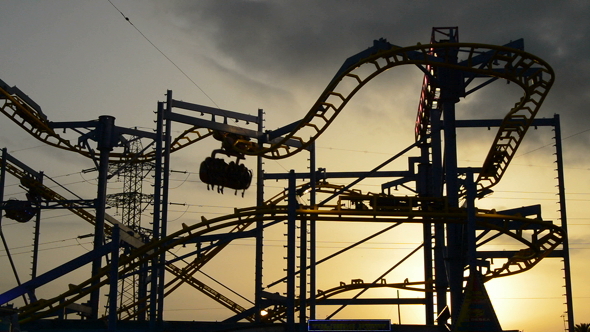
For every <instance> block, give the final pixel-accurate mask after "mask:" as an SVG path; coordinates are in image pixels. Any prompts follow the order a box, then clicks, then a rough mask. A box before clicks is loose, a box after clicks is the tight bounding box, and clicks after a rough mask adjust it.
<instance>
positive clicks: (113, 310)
mask: <svg viewBox="0 0 590 332" xmlns="http://www.w3.org/2000/svg"><path fill="white" fill-rule="evenodd" d="M119 232H120V230H119V225H118V224H115V225H114V227H113V228H112V234H111V242H112V244H113V248H112V251H111V275H110V280H109V283H110V290H109V322H108V327H109V332H115V331H117V300H118V298H119V295H118V289H117V287H118V285H119V249H120V243H119V235H120V234H119Z"/></svg>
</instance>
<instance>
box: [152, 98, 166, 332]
mask: <svg viewBox="0 0 590 332" xmlns="http://www.w3.org/2000/svg"><path fill="white" fill-rule="evenodd" d="M163 123H164V105H163V103H162V102H158V111H157V120H156V158H155V160H154V162H155V174H154V216H153V220H152V230H153V239H152V240H153V241H157V240H159V239H160V216H161V213H160V211H161V210H160V209H161V207H162V203H161V199H162V196H161V195H162V139H163V126H164V124H163ZM158 262H159V257H157V256H156V257H154V258H152V260H151V265H152V266H151V271H150V278H151V280H150V300H149V316H150V330H151V331H154V330H155V329H156V322H157V321H158V319H159V317H158V312H157V304H158V275H159V273H158V268H159V267H158Z"/></svg>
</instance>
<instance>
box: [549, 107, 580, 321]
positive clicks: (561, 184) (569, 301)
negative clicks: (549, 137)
mask: <svg viewBox="0 0 590 332" xmlns="http://www.w3.org/2000/svg"><path fill="white" fill-rule="evenodd" d="M554 119H555V125H554V128H555V154H556V157H557V160H556V162H557V182H558V184H557V186H558V188H559V212H560V217H561V228H562V229H563V232H564V233H565V236H564V237H563V244H562V246H563V270H564V273H565V276H564V279H565V297H566V306H567V320H568V322H567V323H568V331H569V332H573V331H574V323H575V322H574V303H573V297H572V276H571V270H570V250H569V240H568V234H569V233H568V230H567V213H566V204H565V178H564V175H563V150H562V146H561V124H560V122H559V114H555V116H554Z"/></svg>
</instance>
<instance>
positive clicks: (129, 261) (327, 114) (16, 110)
mask: <svg viewBox="0 0 590 332" xmlns="http://www.w3.org/2000/svg"><path fill="white" fill-rule="evenodd" d="M401 65H414V66H417V67H418V68H420V69H421V70H422V71H423V72H424V74H425V81H424V82H425V83H424V84H423V91H422V97H421V101H420V109H419V112H418V117H417V121H416V141H423V142H426V141H427V140H429V139H430V131H431V121H432V119H431V111H432V110H433V109H434V108H435V103H434V102H433V101H434V100H435V99H439V101H442V99H441V96H440V91H441V90H444V89H446V88H448V86H447V85H446V84H448V82H445V81H444V80H442V79H439V77H438V71H439V70H441V69H444V70H448V71H451V72H455V73H460V75H459V77H460V78H461V79H462V80H467V81H472V80H473V79H474V78H480V77H485V78H489V79H491V80H497V79H503V80H507V81H509V82H512V83H515V84H516V85H517V86H519V87H520V88H521V89H522V96H521V98H520V100H518V101H517V102H516V103H515V104H514V107H513V108H512V109H510V110H509V111H508V112H507V114H506V116H505V117H504V119H503V121H502V122H501V125H500V126H499V129H498V132H497V134H496V136H495V138H494V141H493V142H492V145H491V148H490V150H489V152H488V154H487V157H486V159H485V161H484V163H483V165H482V167H481V169H480V171H478V172H477V173H478V177H477V179H476V180H475V184H476V191H478V192H482V191H484V190H486V189H489V188H491V187H492V186H494V185H496V184H497V183H498V182H499V181H500V180H501V178H502V176H503V175H504V173H505V172H506V169H507V167H508V165H509V163H510V161H511V160H512V158H513V157H514V155H515V153H516V150H517V149H518V146H519V145H520V143H521V142H522V140H523V138H524V136H525V134H526V132H527V130H528V129H529V127H530V126H531V124H532V123H533V120H534V118H535V116H536V114H537V112H538V111H539V108H540V106H541V104H542V103H543V101H544V99H545V97H546V96H547V94H548V92H549V89H550V88H551V86H552V84H553V81H554V73H553V70H552V69H551V67H550V66H549V65H548V64H547V63H546V62H544V61H543V60H541V59H540V58H538V57H536V56H533V55H531V54H529V53H526V52H524V51H522V50H520V49H517V48H512V47H505V46H495V45H485V44H475V43H455V42H442V43H431V44H424V45H421V44H418V45H415V46H410V47H398V46H395V45H392V44H390V43H388V42H386V41H385V40H378V41H375V43H374V45H373V47H370V48H369V49H367V50H365V51H363V52H360V53H358V54H357V55H355V56H353V57H350V58H349V59H348V60H346V61H345V63H344V64H343V65H342V67H341V68H340V70H339V71H338V72H337V74H336V75H335V76H334V78H333V79H332V80H331V81H330V83H329V84H328V86H327V87H326V89H325V90H324V91H323V93H322V94H321V95H320V97H319V98H318V99H317V101H316V102H315V104H314V105H313V106H312V107H311V109H310V111H309V112H308V113H307V114H306V115H305V116H304V117H303V118H302V119H301V120H300V121H297V122H295V123H293V124H291V125H289V126H286V127H284V128H282V129H279V130H277V131H275V132H266V133H258V136H256V137H250V138H256V139H257V141H256V142H253V141H251V140H249V139H246V138H244V139H242V138H239V139H236V140H235V141H234V142H233V144H234V145H233V149H235V150H236V151H238V152H239V153H242V154H245V155H257V156H262V157H265V158H269V159H281V158H287V157H290V156H293V155H294V154H296V153H298V152H300V151H302V150H304V149H306V148H307V147H309V145H310V144H312V143H313V142H314V141H315V140H316V139H318V138H319V137H320V136H321V135H322V133H324V131H325V130H326V129H327V128H328V126H329V125H330V124H332V122H333V121H334V120H335V119H336V117H337V116H338V115H339V114H340V112H341V111H342V110H343V109H344V107H345V106H346V105H347V104H348V102H349V101H350V100H351V99H352V98H353V96H354V95H355V94H356V93H357V92H358V91H359V90H360V89H361V88H362V87H364V86H365V85H366V84H367V83H368V82H370V81H371V80H372V79H373V78H375V77H376V76H378V75H380V74H382V73H384V72H385V71H387V70H389V69H393V68H394V67H398V66H401ZM464 83H465V82H464V81H463V82H462V84H464ZM464 96H465V91H462V92H460V93H458V94H457V95H456V96H455V97H464ZM0 103H1V105H0V110H1V111H2V113H3V114H5V115H6V116H7V117H8V118H10V119H11V120H13V121H14V122H15V123H17V124H18V125H19V126H20V127H21V128H23V129H24V130H25V131H26V132H28V133H29V134H31V135H32V136H34V137H35V138H37V139H38V140H40V141H42V142H44V143H46V144H48V145H51V146H54V147H58V148H61V149H64V150H68V151H73V152H77V153H79V154H82V155H84V156H86V157H92V158H96V157H97V152H95V151H93V150H92V149H87V146H84V145H82V144H80V143H77V144H75V143H72V142H71V141H70V140H68V139H65V138H63V137H62V136H60V134H59V133H58V132H57V131H56V130H55V128H56V126H55V125H54V124H53V123H52V122H50V121H48V120H47V117H46V116H45V115H44V114H43V112H41V109H40V108H39V106H38V105H37V104H35V103H34V102H33V101H32V100H31V99H30V98H29V97H28V96H26V95H25V94H24V93H22V91H20V90H19V89H18V88H16V87H9V86H7V85H6V84H5V83H4V82H2V81H0ZM213 133H214V130H212V129H209V128H203V127H199V126H191V127H190V128H189V129H187V130H185V131H184V132H183V133H182V134H181V135H179V136H178V137H176V138H174V139H172V140H171V143H170V151H171V152H174V151H177V150H180V149H182V148H185V147H187V146H189V145H191V144H194V143H196V142H199V141H200V140H202V139H205V138H207V137H209V136H213ZM292 142H297V144H292ZM155 158H156V155H155V154H154V152H149V153H143V152H142V153H140V154H137V155H129V154H128V153H123V152H121V153H119V152H113V153H111V154H110V156H109V161H110V162H127V161H129V160H133V161H134V162H141V161H149V160H153V159H155ZM6 165H7V166H6V167H7V171H8V172H9V173H10V174H13V175H14V176H16V177H17V178H19V179H25V178H27V177H26V173H25V172H23V171H22V170H20V169H19V168H18V166H16V165H13V164H11V163H10V162H8V163H6ZM31 181H32V182H31V184H30V186H35V187H36V190H37V191H38V192H39V193H41V194H42V197H43V198H44V199H47V200H53V201H60V200H63V201H65V198H63V197H62V196H61V195H59V194H57V193H55V192H54V191H52V190H51V189H49V188H47V187H45V186H43V185H42V184H40V183H37V182H35V181H33V180H31ZM306 185H307V186H309V185H313V186H314V189H315V192H316V194H318V193H319V194H326V195H329V196H330V197H337V198H338V202H337V203H336V204H331V205H329V204H321V205H312V206H306V205H298V207H297V208H296V211H295V212H294V213H295V214H296V217H297V218H298V219H301V218H306V219H311V220H314V221H337V222H371V223H375V222H379V223H384V224H387V225H397V224H401V223H416V224H428V225H437V224H439V225H440V224H445V225H449V224H466V220H467V219H468V217H469V216H468V214H469V213H470V212H469V211H468V208H465V207H452V206H449V204H448V202H447V201H446V198H445V197H427V196H425V195H419V194H417V195H416V196H412V197H408V196H404V197H400V198H399V199H398V200H397V201H396V202H402V201H403V202H404V203H403V204H397V203H393V204H389V205H388V204H385V205H383V204H380V203H379V199H380V198H381V197H383V195H384V194H372V193H366V194H363V193H361V192H360V191H358V190H353V189H349V188H348V187H344V186H339V185H334V184H330V183H328V182H326V181H320V182H317V183H314V184H311V183H310V184H306ZM466 190H467V189H466V188H460V192H459V195H460V196H463V197H464V196H466ZM288 197H289V191H288V190H285V191H283V192H280V193H279V194H277V195H276V196H274V197H272V198H270V199H268V200H266V202H265V203H264V204H261V205H260V206H255V207H249V208H241V209H235V211H234V213H233V214H229V215H225V216H221V217H217V218H213V219H209V220H207V219H205V218H202V220H201V222H199V223H196V224H193V225H184V226H183V228H182V229H181V230H179V231H177V232H174V233H173V234H170V235H168V236H166V237H164V238H161V239H154V240H152V241H150V242H147V243H144V242H142V241H141V240H139V239H137V238H135V239H131V240H129V239H128V240H127V241H128V244H130V245H131V250H130V251H129V253H128V254H126V255H123V256H121V257H120V258H119V268H118V274H119V277H120V278H124V277H125V276H127V275H128V274H130V273H137V272H136V271H138V269H141V267H142V266H143V265H145V264H147V263H148V262H152V261H153V259H155V258H156V257H159V256H161V255H163V254H165V253H169V252H170V250H172V249H174V248H178V247H179V246H183V245H186V244H187V243H195V242H198V241H199V239H200V238H201V237H204V238H207V239H211V237H208V236H210V235H214V234H219V233H223V234H226V235H230V236H229V237H228V238H225V239H224V240H221V239H217V240H207V241H212V245H210V246H207V247H206V248H204V249H199V250H197V251H195V253H194V255H195V256H196V258H194V259H192V260H191V261H190V262H188V263H186V265H184V266H182V267H180V266H179V265H178V264H176V262H178V261H179V260H180V259H173V260H171V261H169V262H167V263H166V264H165V269H166V271H168V272H169V273H170V274H171V275H172V277H171V278H170V279H168V280H167V282H166V283H165V285H164V296H167V295H169V294H171V293H172V292H174V291H175V290H176V289H178V288H179V287H180V286H181V285H183V284H187V285H190V286H191V287H193V288H195V289H197V290H199V291H200V292H202V293H203V294H205V295H207V296H208V297H210V298H212V299H214V300H215V301H217V302H219V303H220V304H222V305H223V306H224V307H226V308H228V309H229V310H231V311H232V312H233V313H235V314H236V315H242V316H241V317H242V318H243V319H245V320H247V321H250V322H253V321H255V319H256V316H255V314H254V313H252V310H253V308H245V307H243V306H241V305H239V304H237V303H236V302H234V301H232V300H231V299H230V298H229V297H228V296H224V295H223V294H222V293H221V292H218V291H216V290H214V289H213V288H212V287H209V286H208V285H206V284H205V283H203V282H202V281H200V280H198V279H197V278H195V276H194V275H195V273H196V272H198V271H199V270H201V269H202V268H203V266H205V265H206V264H207V263H208V262H210V261H211V260H212V259H213V258H214V257H215V256H216V255H217V254H218V253H219V252H221V251H222V250H223V249H224V248H226V246H227V245H228V244H229V243H230V242H231V241H232V240H233V239H235V238H240V234H242V235H241V237H248V236H254V235H248V234H254V232H251V231H253V229H254V228H255V227H256V225H257V223H259V222H262V223H263V224H265V225H272V224H275V223H276V222H278V221H282V220H286V219H288V217H289V216H290V215H289V213H292V212H291V211H290V210H289V207H288V205H285V204H284V203H283V202H285V201H288ZM386 198H388V199H393V200H394V201H395V199H397V198H396V197H395V196H391V195H386ZM66 207H67V208H68V209H70V210H71V211H72V212H74V213H75V214H77V215H78V216H80V217H82V218H83V219H84V220H86V221H88V222H90V223H92V224H94V223H95V218H96V217H95V215H94V214H92V213H90V212H88V211H87V210H86V209H85V208H82V207H79V206H76V205H69V206H66ZM474 218H475V223H476V226H477V229H478V230H480V231H481V232H480V233H479V235H478V236H477V238H476V246H477V247H481V246H484V245H485V244H487V243H489V242H490V241H492V240H493V239H496V238H498V237H500V236H502V237H508V238H511V239H513V240H514V241H516V242H518V243H520V244H521V245H522V249H520V250H518V251H514V252H511V253H509V254H507V256H506V257H504V258H505V262H504V263H503V264H502V265H501V266H499V267H496V268H493V269H492V268H488V269H487V270H486V271H482V277H483V280H484V281H488V280H492V279H495V278H500V277H504V276H510V275H514V274H518V273H522V272H525V271H528V270H530V269H531V268H532V267H534V266H535V265H536V264H538V263H539V262H540V261H541V260H542V259H543V258H545V257H548V256H549V255H550V254H551V253H552V252H553V251H554V250H555V249H556V248H557V247H559V246H560V245H561V244H562V242H563V241H564V238H565V233H564V230H563V229H562V228H561V227H559V226H556V225H554V224H553V223H551V222H548V221H544V220H542V219H541V217H540V213H539V214H533V215H529V216H523V215H521V214H519V213H513V214H511V213H502V212H497V211H494V210H481V209H475V212H474ZM107 221H108V222H110V223H111V224H112V225H114V224H118V225H119V226H121V227H124V225H120V223H119V222H117V221H116V220H115V219H114V218H112V217H108V218H107ZM265 227H267V226H265ZM105 231H106V232H107V233H110V232H112V227H111V225H110V224H106V225H105ZM126 231H127V230H126V229H125V228H123V232H122V233H125V232H126ZM249 232H250V233H249ZM231 235H235V236H234V237H231ZM123 240H124V241H125V239H123ZM423 245H424V244H421V245H420V246H419V247H418V248H416V250H418V249H420V248H421V247H422V246H423ZM424 250H426V249H424ZM185 259H188V258H187V257H185V258H184V259H182V260H183V261H185V262H186V260H185ZM110 273H111V267H103V268H102V269H100V271H99V272H98V273H96V274H95V275H93V276H92V277H91V278H89V279H88V280H85V281H83V282H81V283H78V284H77V285H70V286H69V289H68V290H67V291H66V292H63V293H62V294H60V295H58V296H55V297H53V298H50V299H41V300H37V301H34V302H32V303H30V304H28V305H25V306H23V307H21V308H20V317H21V319H22V322H29V321H33V320H36V319H39V318H43V317H46V316H48V315H51V314H52V313H54V312H56V311H58V310H61V309H63V308H65V307H67V306H68V305H70V304H72V303H75V302H76V301H79V300H81V299H82V298H84V297H85V296H87V295H89V294H91V293H92V292H94V291H95V290H96V289H98V288H100V287H103V286H106V285H108V284H109V283H110V281H111V280H110V279H111V275H110ZM434 281H435V280H422V281H412V282H410V281H407V280H406V281H404V282H394V283H391V282H387V281H386V279H385V278H380V279H377V280H375V281H373V282H364V281H363V280H360V279H359V280H356V281H355V282H351V283H349V284H346V283H341V284H340V285H339V286H335V287H332V288H329V289H326V290H318V291H317V294H316V296H315V299H316V300H317V303H321V302H322V301H324V300H327V299H329V298H332V297H335V296H337V295H339V294H343V293H346V292H351V291H355V290H364V289H368V288H394V289H404V290H408V291H416V292H425V293H432V292H435V287H434ZM5 294H6V293H5ZM15 294H16V293H11V297H12V298H11V299H13V298H15V297H17V296H20V295H18V294H16V295H15ZM0 296H2V294H0ZM11 299H8V301H10V300H11ZM3 300H4V298H3ZM147 301H149V299H148V298H147V297H144V298H140V299H138V300H137V301H136V302H134V303H131V304H129V305H125V306H121V307H119V308H118V314H119V317H120V318H121V319H134V318H135V317H137V315H139V314H140V313H141V312H142V311H145V310H148V309H147V306H145V305H144V303H145V302H147ZM137 307H142V308H143V309H141V310H131V308H137ZM257 309H260V308H257ZM267 309H269V308H267ZM286 310H287V309H286V308H285V307H282V306H278V307H275V308H273V309H272V310H270V313H269V315H268V316H266V317H265V318H264V319H265V320H266V321H268V322H284V321H285V315H286ZM298 310H303V308H299V309H298Z"/></svg>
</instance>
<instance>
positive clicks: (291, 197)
mask: <svg viewBox="0 0 590 332" xmlns="http://www.w3.org/2000/svg"><path fill="white" fill-rule="evenodd" d="M287 201H288V202H287V203H288V217H287V317H286V319H287V331H290V332H292V331H295V271H296V270H295V255H296V250H295V246H296V239H295V238H296V233H295V232H296V230H297V227H296V226H297V225H296V223H297V206H298V205H299V203H298V202H297V190H296V176H295V171H294V170H291V171H290V172H289V187H288V199H287Z"/></svg>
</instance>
